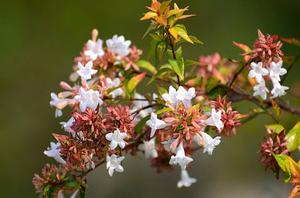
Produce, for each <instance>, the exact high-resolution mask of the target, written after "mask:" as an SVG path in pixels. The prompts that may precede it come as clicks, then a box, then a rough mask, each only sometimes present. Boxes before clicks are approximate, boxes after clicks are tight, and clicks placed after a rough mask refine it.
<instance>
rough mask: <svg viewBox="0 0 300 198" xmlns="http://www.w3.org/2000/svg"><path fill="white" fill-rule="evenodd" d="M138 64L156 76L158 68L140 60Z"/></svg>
mask: <svg viewBox="0 0 300 198" xmlns="http://www.w3.org/2000/svg"><path fill="white" fill-rule="evenodd" d="M136 64H137V65H138V66H139V67H140V68H143V69H146V70H148V71H149V72H151V73H152V74H155V73H156V72H157V70H156V68H155V67H154V66H153V65H152V64H151V63H150V62H148V61H146V60H139V61H137V62H136Z"/></svg>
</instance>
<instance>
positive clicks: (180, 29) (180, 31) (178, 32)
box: [169, 25, 194, 44]
mask: <svg viewBox="0 0 300 198" xmlns="http://www.w3.org/2000/svg"><path fill="white" fill-rule="evenodd" d="M169 32H170V34H171V35H172V36H173V37H174V38H175V40H179V37H180V38H182V39H184V40H186V41H187V42H189V43H192V44H194V42H193V41H192V39H191V38H190V37H189V35H188V34H187V32H186V30H185V28H184V26H182V25H176V26H174V27H172V28H170V29H169Z"/></svg>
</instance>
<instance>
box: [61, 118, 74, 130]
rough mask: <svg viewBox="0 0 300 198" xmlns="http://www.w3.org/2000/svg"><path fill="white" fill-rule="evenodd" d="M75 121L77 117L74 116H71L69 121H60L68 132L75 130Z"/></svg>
mask: <svg viewBox="0 0 300 198" xmlns="http://www.w3.org/2000/svg"><path fill="white" fill-rule="evenodd" d="M74 122H75V119H74V118H73V117H71V118H70V119H69V120H68V121H67V122H60V124H61V126H62V128H63V129H64V130H65V131H66V132H69V133H71V132H73V129H71V127H72V125H73V123H74Z"/></svg>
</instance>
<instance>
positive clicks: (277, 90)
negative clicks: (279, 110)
mask: <svg viewBox="0 0 300 198" xmlns="http://www.w3.org/2000/svg"><path fill="white" fill-rule="evenodd" d="M273 86H274V87H273V89H272V91H271V94H272V97H271V98H278V97H281V96H284V95H285V94H286V92H285V91H286V90H288V89H289V87H287V86H283V85H281V84H280V83H279V82H278V81H274V82H273Z"/></svg>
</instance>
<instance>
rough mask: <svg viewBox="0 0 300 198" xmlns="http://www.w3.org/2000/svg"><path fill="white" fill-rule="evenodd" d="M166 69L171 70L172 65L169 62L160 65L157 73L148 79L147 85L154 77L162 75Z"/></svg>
mask: <svg viewBox="0 0 300 198" xmlns="http://www.w3.org/2000/svg"><path fill="white" fill-rule="evenodd" d="M168 71H172V67H171V65H169V64H165V65H162V66H161V67H160V68H159V70H158V71H157V73H156V74H155V75H153V76H152V78H151V79H150V80H149V81H148V83H147V85H146V86H148V85H150V84H151V83H152V82H154V80H155V79H156V78H159V77H162V76H163V75H164V74H165V73H167V72H168Z"/></svg>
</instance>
